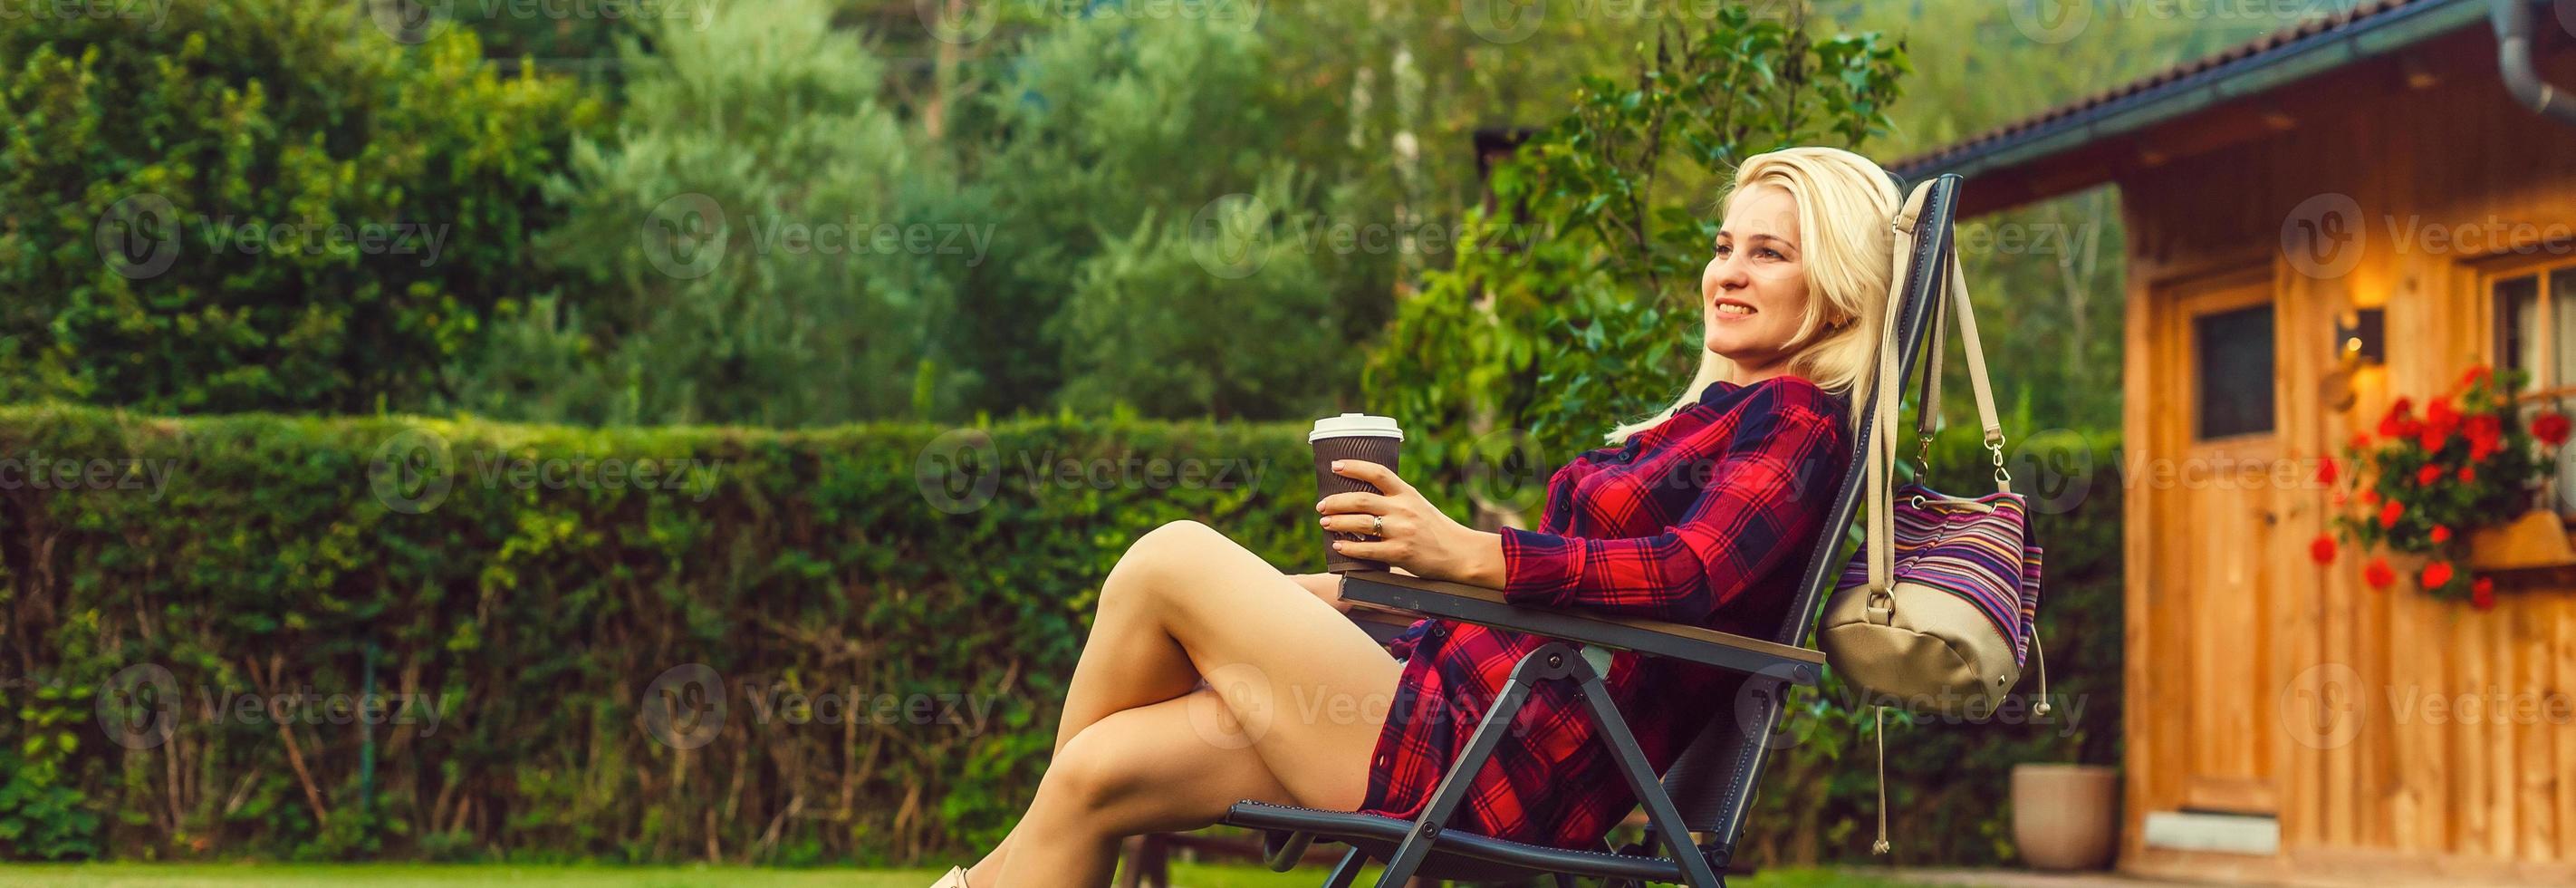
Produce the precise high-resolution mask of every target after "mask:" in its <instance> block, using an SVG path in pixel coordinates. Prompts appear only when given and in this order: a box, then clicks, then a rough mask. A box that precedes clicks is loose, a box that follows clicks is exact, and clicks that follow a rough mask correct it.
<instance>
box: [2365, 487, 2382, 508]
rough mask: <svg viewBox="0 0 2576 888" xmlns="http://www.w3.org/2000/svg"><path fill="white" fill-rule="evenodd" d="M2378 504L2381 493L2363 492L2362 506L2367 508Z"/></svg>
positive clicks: (2373, 491)
mask: <svg viewBox="0 0 2576 888" xmlns="http://www.w3.org/2000/svg"><path fill="white" fill-rule="evenodd" d="M2376 502H2379V491H2376V490H2365V491H2362V492H2361V504H2362V505H2365V506H2367V505H2370V504H2372V503H2376Z"/></svg>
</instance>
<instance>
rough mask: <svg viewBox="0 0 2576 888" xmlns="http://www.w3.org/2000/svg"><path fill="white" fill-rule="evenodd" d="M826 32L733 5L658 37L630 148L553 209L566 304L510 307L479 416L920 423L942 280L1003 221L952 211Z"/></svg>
mask: <svg viewBox="0 0 2576 888" xmlns="http://www.w3.org/2000/svg"><path fill="white" fill-rule="evenodd" d="M829 14H830V9H829V7H828V6H827V5H826V4H824V3H822V2H820V0H797V2H785V3H748V2H726V3H719V4H710V6H709V14H708V15H707V16H706V17H705V18H704V19H703V20H701V19H696V18H678V17H673V18H662V19H655V20H652V21H651V22H650V24H652V25H655V26H658V30H657V31H655V32H654V37H655V41H654V42H655V46H656V50H655V52H654V53H653V54H649V55H648V54H646V53H645V52H644V51H643V50H642V49H640V48H637V47H634V46H629V47H628V48H627V51H626V53H627V54H626V56H625V61H626V63H627V66H628V68H629V77H630V79H629V81H628V83H627V105H626V107H625V109H624V117H623V120H622V122H621V124H620V125H619V127H618V129H617V132H616V133H615V135H614V136H612V137H610V138H609V139H607V140H605V141H604V142H593V141H591V140H588V139H584V140H582V141H580V142H578V143H577V144H576V145H575V148H574V150H573V153H572V162H571V170H570V172H569V173H567V174H565V175H564V176H562V177H560V178H558V179H556V180H555V181H553V182H552V183H551V184H550V187H549V189H548V191H549V194H550V195H551V196H552V197H553V198H555V199H557V200H560V201H562V202H564V204H565V206H566V211H567V213H568V216H569V218H568V219H567V220H566V222H565V224H564V226H563V227H562V228H561V229H559V230H556V231H554V232H550V233H549V235H548V236H547V237H546V239H545V240H544V242H543V244H544V247H545V250H546V252H547V253H548V254H549V255H550V256H551V257H553V260H554V261H555V263H556V264H557V265H558V266H559V267H560V268H561V269H562V270H563V271H564V272H565V273H566V274H567V275H568V276H569V277H570V278H571V279H572V281H573V283H572V285H571V287H570V288H569V290H568V294H567V295H565V296H562V297H560V298H551V299H539V300H535V301H532V302H529V303H526V304H524V305H521V304H512V305H509V306H505V308H507V309H509V310H511V311H512V312H513V314H514V317H512V318H511V319H510V320H509V321H508V322H507V323H506V324H504V325H503V326H502V327H501V329H499V330H498V331H497V332H496V335H495V341H494V345H493V348H492V349H491V351H490V353H489V355H488V359H487V360H486V361H485V362H484V363H483V364H482V366H480V367H479V368H477V369H476V370H474V371H473V372H472V373H470V374H468V378H467V380H466V381H465V382H463V383H462V384H460V386H459V388H460V389H461V390H462V391H463V395H462V397H461V399H460V400H461V401H462V403H463V405H464V406H466V407H468V408H470V409H474V410H476V411H478V412H482V413H485V414H488V415H494V416H503V417H516V418H535V419H546V420H569V421H576V422H586V423H629V422H749V423H762V424H776V425H789V424H814V423H829V422H839V421H845V420H850V419H856V418H863V417H883V416H892V415H897V414H900V413H902V412H904V411H905V410H906V409H907V407H908V406H909V404H910V403H911V401H912V393H913V387H914V376H915V373H916V371H917V368H918V366H919V363H920V359H921V353H920V350H919V340H920V337H921V329H922V327H923V325H924V324H925V323H927V318H928V317H930V315H931V314H932V313H933V312H934V311H935V310H937V309H938V308H939V307H940V306H941V305H942V301H943V300H944V298H945V294H946V286H947V283H946V277H945V275H946V274H948V272H947V271H946V269H952V268H956V267H962V266H964V265H966V264H967V263H970V262H978V261H981V259H982V256H981V255H980V253H978V252H976V251H977V250H979V249H980V248H981V247H982V246H983V244H984V243H985V242H986V241H987V240H988V239H989V237H990V234H991V231H992V228H993V220H992V217H991V215H990V214H989V213H963V214H956V215H948V214H941V213H936V212H934V210H936V209H938V204H937V203H936V201H938V200H945V199H947V198H944V197H941V198H934V197H933V195H938V194H940V193H942V192H944V191H946V190H947V189H948V187H949V186H948V183H949V181H950V180H949V179H948V177H947V174H946V173H945V172H944V171H943V170H942V169H941V168H940V166H939V164H938V163H937V161H936V158H924V157H920V156H917V155H918V154H919V152H917V151H916V150H915V148H914V146H913V145H912V144H911V141H910V139H908V137H907V136H906V135H905V134H904V132H903V131H902V129H901V127H900V126H899V125H898V124H897V122H896V120H895V118H894V115H893V113H892V112H891V111H889V110H888V109H886V108H885V107H883V106H882V105H880V104H878V103H877V101H876V100H875V98H874V94H875V91H876V84H877V81H878V79H879V77H880V66H879V63H878V61H877V60H876V59H875V58H874V57H873V56H871V55H870V54H869V53H868V51H867V50H866V49H865V48H864V47H863V46H861V45H860V42H859V40H858V38H857V37H856V36H854V35H852V34H850V33H848V32H844V31H836V30H833V29H832V28H830V27H829ZM747 59H757V60H759V63H758V64H746V63H745V60H747Z"/></svg>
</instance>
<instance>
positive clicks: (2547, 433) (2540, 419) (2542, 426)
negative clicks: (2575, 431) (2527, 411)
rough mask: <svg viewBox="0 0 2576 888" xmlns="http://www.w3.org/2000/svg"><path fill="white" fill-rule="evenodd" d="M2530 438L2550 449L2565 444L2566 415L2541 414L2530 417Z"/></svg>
mask: <svg viewBox="0 0 2576 888" xmlns="http://www.w3.org/2000/svg"><path fill="white" fill-rule="evenodd" d="M2531 436H2532V437H2534V438H2538V439H2540V443H2543V444H2547V445H2549V446H2551V447H2556V446H2558V445H2560V444H2565V443H2567V414H2564V413H2543V414H2541V415H2539V416H2534V417H2532V418H2531Z"/></svg>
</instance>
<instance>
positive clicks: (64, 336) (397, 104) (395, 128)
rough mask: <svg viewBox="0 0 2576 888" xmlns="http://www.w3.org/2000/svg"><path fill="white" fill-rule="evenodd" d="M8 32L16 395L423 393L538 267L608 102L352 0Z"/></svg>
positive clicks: (305, 400) (531, 283)
mask: <svg viewBox="0 0 2576 888" xmlns="http://www.w3.org/2000/svg"><path fill="white" fill-rule="evenodd" d="M165 12H166V14H167V19H166V21H165V20H159V19H154V18H146V17H139V16H135V17H129V16H95V17H89V16H61V17H57V16H34V17H26V18H23V19H21V20H19V21H18V22H16V23H15V24H12V25H10V26H9V27H6V28H0V71H6V72H9V74H10V76H9V78H8V81H7V83H6V85H5V87H0V117H5V118H6V119H7V121H8V122H7V124H6V127H7V128H6V130H5V131H4V132H5V139H6V141H5V143H0V208H5V209H0V213H6V214H8V215H7V216H6V217H5V222H0V292H6V293H8V294H10V295H9V297H8V299H7V300H5V305H0V398H12V399H23V398H39V397H53V398H67V399H72V400H80V401H88V402H92V403H99V404H115V405H125V406H132V407H136V408H139V409H143V410H149V411H155V412H200V411H240V410H323V411H341V412H351V411H372V410H375V409H378V408H379V407H380V406H390V407H396V408H409V407H416V406H419V405H421V404H424V403H426V402H428V401H430V400H431V399H432V398H433V397H434V396H435V394H436V391H437V386H438V382H439V378H440V376H439V372H440V369H441V368H442V367H444V366H446V365H447V364H448V363H449V362H451V361H453V360H456V359H458V358H460V357H461V356H464V355H466V354H467V353H468V352H470V351H471V349H472V348H473V346H474V344H475V343H476V341H477V339H478V336H479V331H480V328H481V326H482V324H483V323H484V320H485V318H486V316H487V315H488V313H489V312H490V311H492V310H493V308H494V307H495V306H496V305H498V304H500V303H502V302H504V301H506V300H508V299H510V298H512V297H513V295H514V294H520V293H525V292H530V291H532V290H533V289H535V288H536V287H537V285H538V281H539V279H540V275H538V274H537V273H535V268H534V263H533V262H532V261H531V256H530V254H529V251H528V250H527V244H528V243H529V241H530V239H531V237H532V235H533V234H534V232H536V231H538V230H540V229H542V228H544V227H545V226H546V225H548V224H549V223H550V222H551V221H552V219H553V216H552V214H551V213H550V212H549V211H548V210H547V209H546V207H545V206H544V202H543V200H542V197H541V195H540V193H539V188H540V183H541V182H542V181H543V179H544V177H545V176H546V174H547V173H548V171H549V169H550V167H551V166H552V165H553V164H555V163H556V162H557V161H558V159H559V158H560V157H561V156H562V152H563V149H564V147H565V144H566V142H567V140H568V139H569V137H570V134H571V133H572V132H573V131H575V130H578V129H580V128H582V127H584V126H587V125H589V124H590V123H591V121H592V119H593V118H594V116H595V114H596V106H595V105H594V104H592V103H590V102H588V101H586V100H584V99H583V98H581V96H580V95H579V94H578V93H577V91H576V90H575V89H574V88H573V87H572V86H571V85H570V84H569V83H567V82H565V81H562V80H560V79H556V78H548V77H538V76H520V77H513V78H507V79H505V78H502V77H499V76H497V75H496V74H495V73H494V72H492V71H491V70H489V69H486V68H484V67H483V66H482V64H481V61H482V53H481V51H480V49H479V48H478V46H477V44H476V42H475V39H474V36H473V35H472V34H470V33H463V32H457V33H450V34H445V35H441V36H439V37H437V38H435V39H431V40H428V41H426V42H424V43H421V44H419V45H416V46H414V45H406V44H402V43H399V42H396V41H392V40H388V39H385V38H384V37H383V36H382V35H380V34H378V33H377V32H375V31H373V30H372V29H369V28H366V27H365V26H364V25H363V24H361V23H360V22H359V21H358V20H357V19H356V18H355V15H356V13H355V11H354V7H352V6H349V5H346V4H316V3H303V2H290V0H210V2H205V3H189V4H178V5H173V6H170V7H168V8H167V9H166V10H165Z"/></svg>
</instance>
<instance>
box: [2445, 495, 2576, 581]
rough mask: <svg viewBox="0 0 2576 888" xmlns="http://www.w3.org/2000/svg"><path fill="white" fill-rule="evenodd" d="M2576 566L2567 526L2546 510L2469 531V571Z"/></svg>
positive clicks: (2575, 556)
mask: <svg viewBox="0 0 2576 888" xmlns="http://www.w3.org/2000/svg"><path fill="white" fill-rule="evenodd" d="M2569 565H2576V546H2570V545H2569V544H2568V542H2567V526H2566V524H2565V523H2564V522H2561V521H2560V520H2558V514H2557V513H2556V512H2552V511H2550V510H2548V509H2533V510H2531V511H2528V512H2524V513H2522V517H2520V518H2516V519H2513V520H2512V521H2507V522H2505V523H2503V524H2497V525H2493V526H2490V527H2481V528H2478V529H2477V530H2474V531H2470V532H2469V569H2470V570H2473V571H2505V570H2532V569H2542V568H2552V567H2567V566H2569Z"/></svg>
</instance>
